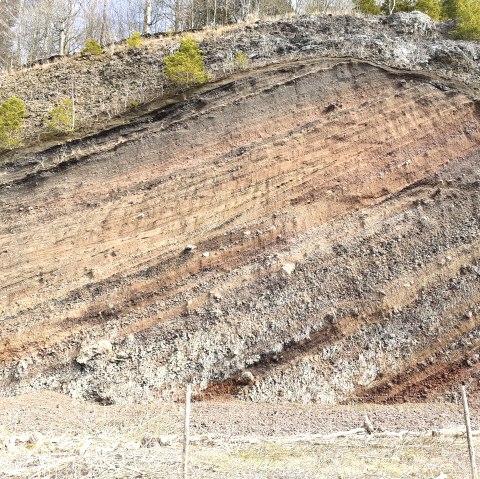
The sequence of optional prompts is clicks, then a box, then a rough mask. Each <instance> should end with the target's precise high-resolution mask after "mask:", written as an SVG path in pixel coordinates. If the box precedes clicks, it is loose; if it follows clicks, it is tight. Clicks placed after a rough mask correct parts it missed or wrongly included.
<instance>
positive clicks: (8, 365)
mask: <svg viewBox="0 0 480 479" xmlns="http://www.w3.org/2000/svg"><path fill="white" fill-rule="evenodd" d="M479 138H480V131H479V111H478V105H477V104H476V103H475V101H473V100H472V99H471V98H470V97H469V96H468V95H467V94H466V93H465V92H464V93H461V92H459V91H457V90H456V89H454V88H453V87H452V86H451V85H450V86H449V85H448V84H445V83H444V82H441V81H439V80H438V79H435V80H433V79H432V78H430V77H425V76H422V75H414V74H411V73H403V74H402V73H401V72H395V71H391V70H386V69H384V68H381V67H379V66H375V65H373V64H369V63H365V62H360V61H353V60H352V61H347V60H343V61H342V60H312V61H308V62H297V63H287V64H284V65H282V66H278V67H269V68H265V69H263V70H258V71H256V72H252V73H247V74H245V75H244V76H239V77H238V78H237V79H236V80H235V81H231V82H224V83H223V84H221V85H219V86H218V87H217V88H215V87H213V88H212V89H210V90H207V91H205V92H203V93H201V94H200V95H199V96H198V97H196V98H192V99H190V100H189V101H187V102H185V103H184V104H182V105H177V106H173V107H170V108H168V109H164V110H159V111H156V112H153V113H151V114H149V115H146V116H145V117H144V118H143V119H140V120H138V121H137V122H136V123H134V124H130V125H128V126H125V127H123V128H122V127H120V128H116V129H114V130H111V131H109V132H105V133H103V134H101V135H99V136H98V137H92V138H90V139H88V140H87V141H84V142H78V143H75V144H73V146H68V145H67V146H66V147H64V148H62V147H60V148H56V149H52V150H49V151H47V152H44V153H40V154H39V155H37V158H36V159H35V161H37V162H38V161H39V159H40V160H41V162H40V165H43V168H42V166H38V164H39V163H36V164H37V166H35V169H36V170H37V171H31V170H29V169H28V168H27V169H16V168H11V169H8V170H5V171H4V174H3V176H2V177H1V179H2V183H3V185H2V187H1V190H0V202H1V203H0V205H1V210H0V212H1V213H0V215H1V224H2V226H1V230H0V258H1V261H2V269H1V272H0V280H1V284H2V288H1V290H0V301H1V303H0V304H1V308H2V309H1V312H2V317H3V322H2V332H1V344H2V349H1V352H0V357H1V359H2V363H3V368H2V380H1V384H2V394H11V393H17V392H21V391H26V390H29V389H31V388H38V387H47V388H53V389H58V390H61V391H63V392H68V393H69V394H72V395H74V396H78V397H85V398H99V397H100V398H103V399H105V398H106V399H108V400H133V399H142V398H153V397H158V396H168V395H170V394H171V393H172V392H173V393H175V392H176V391H177V390H178V388H179V387H183V384H184V382H185V381H193V382H194V383H195V384H197V385H198V389H199V390H204V389H205V388H206V389H207V391H211V392H218V391H224V390H228V391H232V392H235V393H236V394H238V395H240V396H242V397H251V398H255V399H259V398H260V399H277V398H283V399H288V400H319V401H325V402H333V401H339V400H343V399H346V398H349V397H369V396H370V395H371V394H377V395H379V394H380V395H382V396H385V395H386V396H389V397H390V396H392V395H393V396H397V395H399V394H401V393H402V390H403V389H402V388H404V386H402V385H403V384H405V381H399V380H398V379H399V378H401V376H402V374H403V375H408V378H409V381H410V383H411V384H409V385H408V387H410V388H412V387H413V388H415V387H417V386H415V384H416V383H415V381H416V380H417V382H418V380H420V379H422V378H423V377H424V376H432V375H433V376H434V375H435V374H442V371H445V370H446V369H447V368H449V367H451V365H452V364H454V363H455V364H457V363H458V364H460V369H461V370H462V371H467V370H468V366H466V365H465V363H464V361H466V360H470V364H471V365H473V364H474V362H475V361H476V357H477V356H476V353H477V349H478V340H479V338H478V320H479V293H480V281H479V273H480V269H479V254H480V253H479V251H480V250H479V239H478V231H479V219H480V218H479V211H478V206H479V188H478V185H479V183H478V181H479V169H478V156H479V153H480V152H479V147H478V144H479ZM32 164H35V162H33V163H32ZM55 165H56V166H55ZM189 244H192V245H195V246H196V249H194V250H193V251H192V252H185V251H184V249H185V247H186V245H189ZM466 368H467V369H466ZM245 369H249V370H250V371H251V372H252V373H253V375H254V376H255V381H254V383H253V384H250V385H248V386H240V385H239V384H238V381H237V380H236V379H235V378H237V377H238V375H239V374H240V373H241V372H242V371H244V370H245ZM468 375H469V374H467V376H468ZM457 376H458V375H453V377H452V378H451V379H450V380H446V381H445V383H443V384H441V387H439V388H437V386H436V385H437V383H438V381H437V382H435V381H432V383H434V384H433V385H432V391H433V392H435V391H437V389H439V390H440V391H444V390H446V389H448V388H449V387H450V385H451V384H452V383H454V382H455V381H456V380H457ZM415 378H417V379H415ZM397 383H399V384H397ZM405 387H407V386H405ZM416 391H417V392H419V393H421V394H427V395H428V394H430V392H425V391H423V390H421V391H418V390H416Z"/></svg>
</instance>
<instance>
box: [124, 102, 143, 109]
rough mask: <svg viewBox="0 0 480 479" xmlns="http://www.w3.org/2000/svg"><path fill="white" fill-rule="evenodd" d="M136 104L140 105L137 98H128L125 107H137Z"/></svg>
mask: <svg viewBox="0 0 480 479" xmlns="http://www.w3.org/2000/svg"><path fill="white" fill-rule="evenodd" d="M137 106H140V102H139V101H138V100H128V103H127V108H130V109H133V108H137Z"/></svg>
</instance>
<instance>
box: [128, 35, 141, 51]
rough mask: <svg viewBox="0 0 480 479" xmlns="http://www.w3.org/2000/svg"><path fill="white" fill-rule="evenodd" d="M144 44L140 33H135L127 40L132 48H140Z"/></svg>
mask: <svg viewBox="0 0 480 479" xmlns="http://www.w3.org/2000/svg"><path fill="white" fill-rule="evenodd" d="M142 43H143V38H142V35H141V34H140V32H134V33H132V34H131V35H130V37H129V38H128V40H127V45H128V46H129V47H130V48H140V47H141V46H142Z"/></svg>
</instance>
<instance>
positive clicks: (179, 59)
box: [165, 37, 208, 88]
mask: <svg viewBox="0 0 480 479" xmlns="http://www.w3.org/2000/svg"><path fill="white" fill-rule="evenodd" d="M165 76H166V77H167V78H168V79H169V80H170V81H171V82H172V83H174V84H175V85H176V86H178V87H180V88H188V87H190V86H192V85H201V84H202V83H205V82H206V81H207V79H208V75H207V74H206V73H205V65H204V63H203V56H202V51H201V50H200V47H199V46H198V43H197V42H196V41H195V40H194V39H193V38H191V37H186V38H184V39H183V40H182V41H181V42H180V48H179V49H178V51H177V52H176V53H174V54H173V55H169V56H168V57H166V58H165Z"/></svg>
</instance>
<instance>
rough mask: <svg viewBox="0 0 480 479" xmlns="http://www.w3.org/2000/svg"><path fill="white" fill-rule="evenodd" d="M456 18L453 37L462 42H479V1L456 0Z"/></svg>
mask: <svg viewBox="0 0 480 479" xmlns="http://www.w3.org/2000/svg"><path fill="white" fill-rule="evenodd" d="M456 16H457V19H458V25H457V28H456V29H455V32H454V34H455V36H456V37H458V38H462V39H464V40H480V0H458V1H457V5H456Z"/></svg>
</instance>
